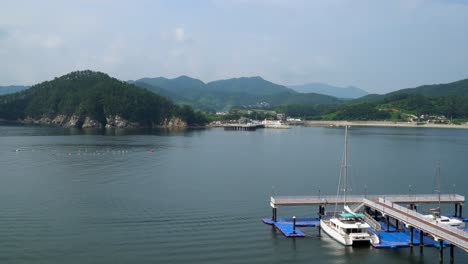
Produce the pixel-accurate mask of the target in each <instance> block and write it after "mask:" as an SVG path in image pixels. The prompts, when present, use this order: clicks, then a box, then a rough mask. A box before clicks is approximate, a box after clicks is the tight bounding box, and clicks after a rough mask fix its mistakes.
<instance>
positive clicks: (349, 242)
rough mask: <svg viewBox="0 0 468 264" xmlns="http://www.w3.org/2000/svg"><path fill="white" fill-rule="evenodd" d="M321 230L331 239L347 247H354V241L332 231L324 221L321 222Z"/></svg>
mask: <svg viewBox="0 0 468 264" xmlns="http://www.w3.org/2000/svg"><path fill="white" fill-rule="evenodd" d="M320 228H321V229H322V230H323V231H324V232H325V233H326V234H327V235H328V236H330V237H331V238H333V239H335V240H336V241H338V242H340V243H341V244H343V245H345V246H352V245H353V241H352V240H350V239H345V238H344V237H343V236H342V235H341V234H340V233H338V232H337V231H336V230H334V229H332V228H331V227H330V226H329V225H328V224H327V223H325V222H324V221H323V220H320Z"/></svg>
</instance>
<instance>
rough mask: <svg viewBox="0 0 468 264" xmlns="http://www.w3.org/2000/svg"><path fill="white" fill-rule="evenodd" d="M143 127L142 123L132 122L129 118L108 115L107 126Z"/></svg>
mask: <svg viewBox="0 0 468 264" xmlns="http://www.w3.org/2000/svg"><path fill="white" fill-rule="evenodd" d="M138 127H143V126H142V125H141V124H140V123H137V122H130V121H128V120H127V119H125V118H123V117H121V116H119V115H115V116H107V117H106V128H138Z"/></svg>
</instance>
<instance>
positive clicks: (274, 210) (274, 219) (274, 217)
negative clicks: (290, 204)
mask: <svg viewBox="0 0 468 264" xmlns="http://www.w3.org/2000/svg"><path fill="white" fill-rule="evenodd" d="M272 220H273V222H276V208H274V207H273V217H272Z"/></svg>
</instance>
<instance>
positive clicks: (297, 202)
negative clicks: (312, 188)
mask: <svg viewBox="0 0 468 264" xmlns="http://www.w3.org/2000/svg"><path fill="white" fill-rule="evenodd" d="M346 202H347V204H355V205H356V208H361V207H364V208H365V213H364V215H365V218H366V217H367V218H369V217H370V218H372V217H374V218H375V219H374V218H372V221H371V222H373V223H372V224H371V227H372V230H373V231H374V232H375V233H376V234H377V235H378V236H379V237H380V238H381V243H380V244H377V245H373V246H374V247H375V248H394V247H410V248H413V246H414V245H419V246H420V248H421V252H422V248H423V247H424V246H434V247H437V248H438V249H439V252H440V254H439V260H440V262H443V248H444V247H446V246H449V247H450V261H451V262H453V255H454V253H453V251H454V247H458V248H460V249H463V250H464V251H465V252H468V232H467V229H466V228H465V229H459V228H456V227H451V226H444V225H442V224H440V223H438V222H434V221H431V220H430V219H427V218H425V217H424V215H422V214H420V213H418V212H417V206H418V205H419V204H437V203H441V204H454V214H453V215H452V216H453V217H455V218H458V219H461V220H463V221H464V222H466V221H467V220H468V219H467V218H463V215H462V207H463V204H464V202H465V197H464V196H462V195H459V194H406V195H405V194H392V195H348V196H347V197H346ZM343 203H344V199H343V198H342V197H340V196H338V197H337V196H336V195H313V196H271V197H270V206H271V207H272V217H271V219H270V218H265V219H263V222H264V223H265V224H270V225H274V226H275V227H276V228H277V229H278V230H280V231H281V232H282V233H283V234H284V235H285V236H287V237H302V236H305V235H304V234H303V233H302V232H300V231H299V232H298V231H297V229H296V226H301V225H299V224H298V223H299V221H298V222H297V223H296V221H295V220H294V222H292V221H291V220H290V219H285V218H278V217H277V213H278V208H280V207H285V206H318V207H319V210H318V215H319V218H307V219H306V218H303V219H301V220H300V223H301V224H302V226H317V227H319V228H318V229H319V235H320V222H319V220H320V217H322V216H323V215H325V214H327V213H328V212H327V213H326V212H325V206H326V205H335V204H343ZM401 204H407V205H409V206H408V207H409V208H407V207H405V206H402V205H401ZM371 211H373V216H371V215H370V214H369V213H370V212H371ZM376 219H379V221H377V220H376ZM382 219H384V220H382ZM365 220H366V222H368V221H370V220H369V219H365ZM390 220H391V221H393V222H391V221H390ZM382 221H384V222H382ZM391 223H393V225H394V227H390V226H391ZM402 225H403V227H401V226H402ZM291 230H294V232H292V231H291ZM415 235H419V237H415ZM424 235H428V236H429V237H427V236H424Z"/></svg>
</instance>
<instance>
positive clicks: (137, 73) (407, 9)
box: [0, 0, 468, 93]
mask: <svg viewBox="0 0 468 264" xmlns="http://www.w3.org/2000/svg"><path fill="white" fill-rule="evenodd" d="M84 69H90V70H96V71H102V72H105V73H108V74H109V75H111V76H113V77H116V78H118V79H121V80H132V79H133V80H134V79H139V78H142V77H158V76H164V77H168V78H174V77H177V76H180V75H188V76H191V77H194V78H199V79H201V80H203V81H205V82H208V81H212V80H218V79H226V78H233V77H241V76H261V77H263V78H265V79H267V80H270V81H272V82H275V83H279V84H284V85H294V84H303V83H308V82H323V83H328V84H332V85H338V86H348V85H353V86H357V87H360V88H362V89H365V90H367V91H368V92H371V93H386V92H389V91H393V90H398V89H402V88H408V87H415V86H418V85H423V84H432V83H447V82H452V81H456V80H460V79H465V78H468V0H391V1H387V0H385V1H384V0H382V1H381V0H323V1H315V0H285V1H280V0H186V1H183V0H166V1H157V0H148V1H145V0H134V1H130V0H128V1H124V0H80V1H76V0H75V1H71V0H70V1H68V0H55V1H53V0H41V1H35V0H31V1H23V0H0V85H13V84H17V85H31V84H35V83H38V82H42V81H45V80H50V79H53V78H54V77H57V76H61V75H64V74H66V73H69V72H71V71H75V70H84Z"/></svg>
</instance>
